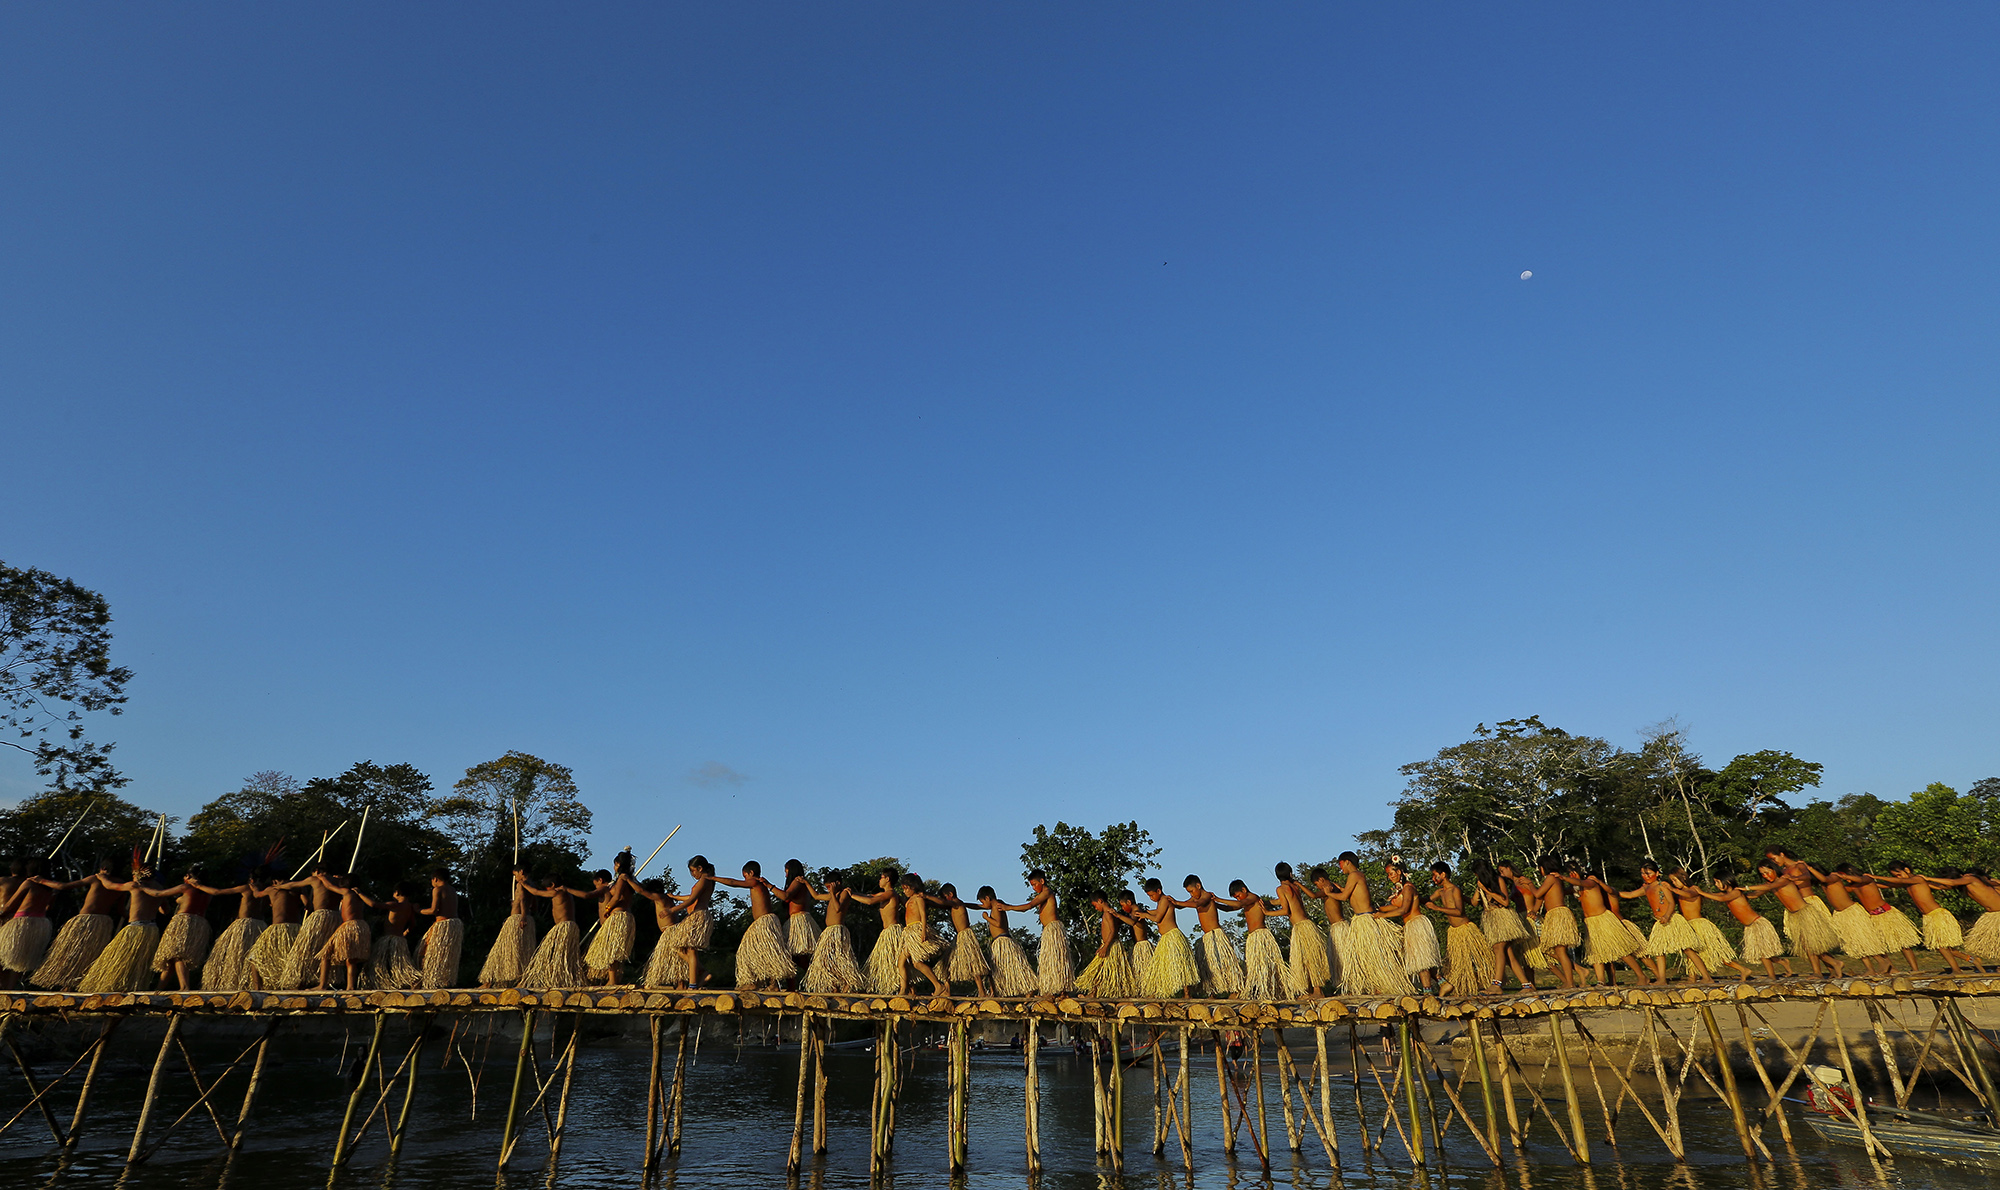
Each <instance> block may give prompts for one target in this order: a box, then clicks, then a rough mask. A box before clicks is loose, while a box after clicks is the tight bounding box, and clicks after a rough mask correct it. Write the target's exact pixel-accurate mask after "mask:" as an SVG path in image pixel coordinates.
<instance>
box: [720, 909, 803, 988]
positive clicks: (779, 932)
mask: <svg viewBox="0 0 2000 1190" xmlns="http://www.w3.org/2000/svg"><path fill="white" fill-rule="evenodd" d="M798 973H799V965H798V964H797V963H796V962H794V961H793V959H792V948H791V945H790V943H789V942H788V941H787V940H786V938H785V927H784V926H783V925H782V924H780V923H779V921H778V918H777V915H776V914H771V913H766V914H765V915H764V916H762V917H760V918H758V919H757V920H755V921H753V922H751V923H750V928H749V929H748V930H745V931H744V932H743V940H742V941H741V942H738V943H737V944H736V986H737V987H739V988H747V987H754V986H756V985H757V984H760V983H776V982H779V981H781V980H786V979H793V978H796V977H797V976H798Z"/></svg>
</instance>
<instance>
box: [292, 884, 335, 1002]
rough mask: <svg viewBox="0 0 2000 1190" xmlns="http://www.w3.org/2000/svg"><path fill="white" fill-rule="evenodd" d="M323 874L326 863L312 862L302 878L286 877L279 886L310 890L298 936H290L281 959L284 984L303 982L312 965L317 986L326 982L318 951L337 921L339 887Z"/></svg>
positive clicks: (325, 964)
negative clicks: (289, 945) (287, 950)
mask: <svg viewBox="0 0 2000 1190" xmlns="http://www.w3.org/2000/svg"><path fill="white" fill-rule="evenodd" d="M326 876H327V866H326V864H325V863H323V862H322V863H316V864H314V865H313V869H312V872H311V874H310V875H308V876H307V877H306V878H305V879H304V880H288V881H285V882H284V883H283V884H282V885H280V886H279V887H282V888H285V889H311V890H312V909H311V911H309V912H308V913H307V914H306V917H305V921H304V922H303V923H302V924H301V925H300V926H299V933H298V937H296V938H294V939H293V940H292V953H291V955H290V956H289V957H287V958H286V960H285V986H286V987H288V988H302V987H304V986H306V980H308V979H311V978H312V975H313V971H314V970H315V969H317V970H318V971H319V986H320V987H325V986H326V978H327V962H326V960H325V959H324V958H323V957H322V952H323V951H325V950H326V944H327V941H328V940H329V939H331V938H332V937H333V932H334V931H335V930H338V929H339V928H340V924H341V917H340V901H341V890H340V889H339V888H337V887H335V886H334V885H333V884H330V883H328V881H327V879H326Z"/></svg>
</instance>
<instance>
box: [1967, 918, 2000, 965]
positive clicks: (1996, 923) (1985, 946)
mask: <svg viewBox="0 0 2000 1190" xmlns="http://www.w3.org/2000/svg"><path fill="white" fill-rule="evenodd" d="M1965 952H1966V953H1967V954H1970V955H1972V956H1974V957H1975V958H1980V959H1984V960H1985V961H1987V962H1989V963H2000V910H1988V911H1987V912H1985V913H1982V914H1980V915H1979V920H1978V921H1975V922H1973V923H1972V928H1971V929H1970V930H1967V931H1966V933H1965Z"/></svg>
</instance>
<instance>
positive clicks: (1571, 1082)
mask: <svg viewBox="0 0 2000 1190" xmlns="http://www.w3.org/2000/svg"><path fill="white" fill-rule="evenodd" d="M1549 1040H1550V1041H1551V1042H1552V1043H1553V1044H1554V1046H1555V1059H1556V1065H1557V1066H1559V1067H1561V1068H1562V1080H1563V1097H1564V1098H1566V1099H1568V1100H1569V1131H1570V1136H1571V1137H1573V1138H1574V1140H1575V1145H1574V1148H1573V1150H1572V1151H1573V1152H1574V1153H1575V1155H1576V1160H1577V1164H1579V1165H1589V1164H1590V1138H1589V1137H1587V1136H1585V1135H1584V1134H1583V1104H1581V1103H1579V1102H1577V1098H1576V1080H1575V1079H1573V1078H1571V1077H1570V1073H1569V1051H1568V1049H1567V1048H1566V1047H1565V1046H1564V1045H1563V1032H1562V1014H1561V1013H1559V1012H1552V1013H1550V1014H1549Z"/></svg>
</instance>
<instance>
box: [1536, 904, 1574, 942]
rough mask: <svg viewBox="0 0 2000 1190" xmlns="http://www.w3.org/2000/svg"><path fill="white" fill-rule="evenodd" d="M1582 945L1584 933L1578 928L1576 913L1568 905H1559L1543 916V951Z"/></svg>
mask: <svg viewBox="0 0 2000 1190" xmlns="http://www.w3.org/2000/svg"><path fill="white" fill-rule="evenodd" d="M1582 945H1583V932H1582V931H1581V930H1579V929H1577V928H1576V912H1575V911H1574V910H1572V909H1571V908H1570V907H1569V906H1568V905H1557V906H1556V907H1555V908H1553V909H1551V910H1549V911H1548V912H1547V913H1544V914H1542V949H1543V950H1552V949H1554V948H1556V947H1559V946H1582Z"/></svg>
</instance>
